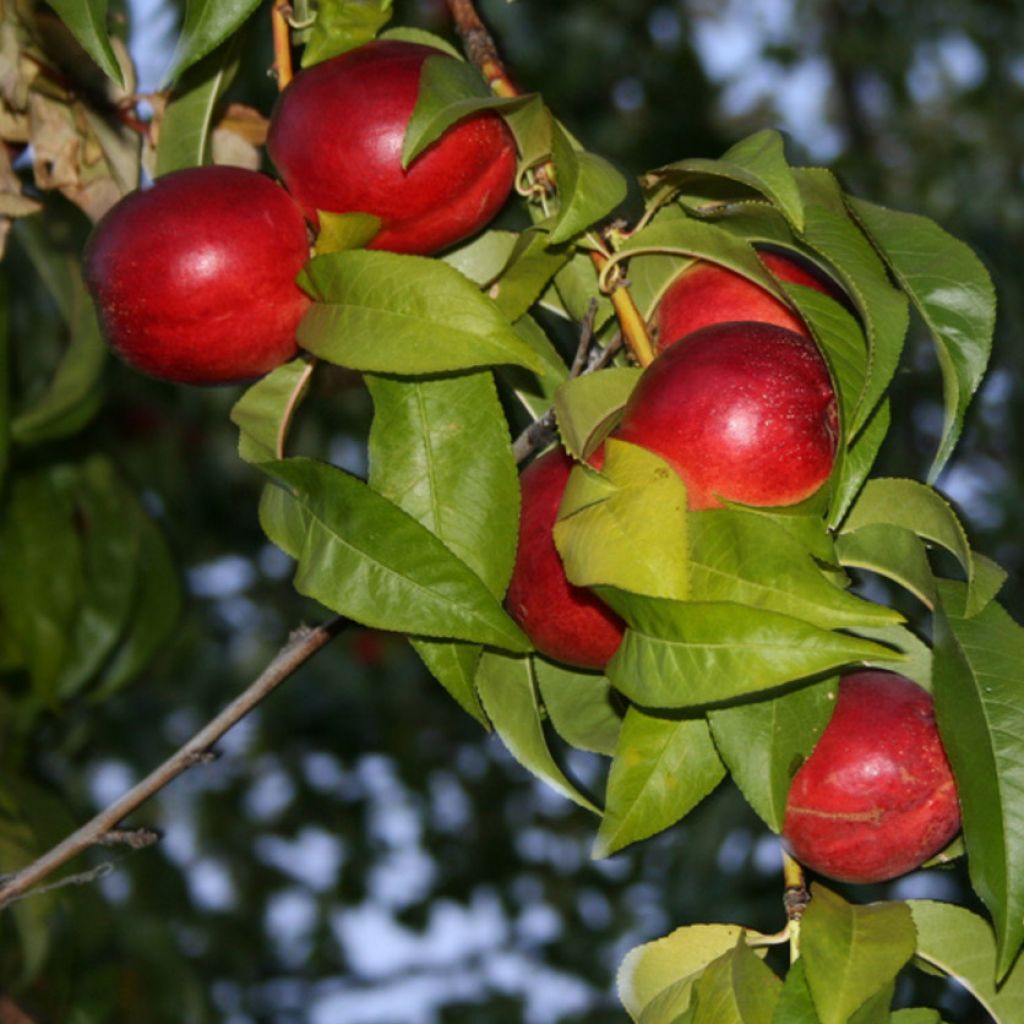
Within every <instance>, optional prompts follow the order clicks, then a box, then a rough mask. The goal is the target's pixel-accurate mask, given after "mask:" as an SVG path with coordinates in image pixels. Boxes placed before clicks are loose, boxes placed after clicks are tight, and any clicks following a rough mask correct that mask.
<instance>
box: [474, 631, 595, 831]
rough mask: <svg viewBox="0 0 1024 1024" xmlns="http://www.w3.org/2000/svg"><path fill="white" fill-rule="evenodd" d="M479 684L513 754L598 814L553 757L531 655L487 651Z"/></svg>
mask: <svg viewBox="0 0 1024 1024" xmlns="http://www.w3.org/2000/svg"><path fill="white" fill-rule="evenodd" d="M476 685H477V690H478V691H479V693H480V700H481V702H482V703H483V706H484V710H485V711H486V712H487V717H488V718H489V719H490V720H491V723H492V724H493V725H494V730H495V732H497V734H498V735H499V736H500V737H501V739H502V742H503V743H504V744H505V746H506V747H508V749H509V751H510V753H511V754H512V756H513V757H515V759H516V760H517V761H518V762H519V763H520V764H521V765H522V766H523V767H524V768H526V769H527V770H528V771H530V772H532V773H533V774H534V775H536V776H537V778H539V779H541V780H542V781H544V782H546V783H547V784H548V785H549V786H551V787H552V788H553V789H554V790H556V791H557V792H559V793H561V794H562V796H564V797H568V799H570V800H572V801H573V803H576V804H579V805H580V807H585V808H586V809H587V810H588V811H593V812H594V813H595V814H597V813H599V811H598V809H597V807H596V806H595V805H594V803H593V802H592V801H591V800H590V799H589V798H588V797H587V796H585V795H584V794H583V793H581V792H580V791H579V790H578V789H577V788H576V786H574V785H573V783H572V782H571V781H570V780H569V779H568V778H566V776H565V773H564V772H563V771H562V769H561V768H559V766H558V764H557V763H556V762H555V759H554V758H553V757H552V756H551V751H550V750H549V749H548V744H547V739H546V738H545V736H544V727H543V724H542V721H541V714H540V704H539V702H538V700H537V691H536V685H535V683H534V679H533V672H532V670H531V667H530V658H527V657H508V656H507V655H503V654H498V653H496V652H493V651H484V653H483V656H482V657H481V658H480V664H479V665H478V667H477V675H476Z"/></svg>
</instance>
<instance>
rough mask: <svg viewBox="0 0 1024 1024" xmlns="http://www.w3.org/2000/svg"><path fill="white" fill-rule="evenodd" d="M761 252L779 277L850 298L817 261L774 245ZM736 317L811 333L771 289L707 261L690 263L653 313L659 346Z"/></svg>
mask: <svg viewBox="0 0 1024 1024" xmlns="http://www.w3.org/2000/svg"><path fill="white" fill-rule="evenodd" d="M757 255H758V257H759V258H760V260H761V262H762V263H763V264H764V266H765V268H766V269H767V270H769V271H771V273H772V274H774V275H775V276H776V277H777V278H778V279H779V280H780V281H785V282H787V283H788V284H802V285H804V286H806V287H808V288H813V289H815V291H819V292H821V293H822V294H823V295H829V296H831V297H832V298H834V299H836V301H838V302H843V303H844V304H845V303H846V301H847V300H846V297H845V296H844V295H843V294H842V293H841V292H840V291H839V289H838V288H836V287H835V286H834V285H833V284H831V282H829V281H827V280H826V278H825V277H824V276H823V275H822V274H821V272H820V271H819V270H818V269H817V268H816V267H814V266H813V264H811V263H809V262H807V261H804V260H800V259H798V258H797V257H795V256H787V255H783V254H782V253H779V252H774V251H772V250H771V249H761V250H759V251H758V254H757ZM731 320H757V321H759V322H760V323H767V324H775V326H776V327H785V328H787V329H788V330H790V331H795V332H796V333H797V334H803V335H806V336H807V337H810V336H811V335H810V331H808V329H807V325H806V324H805V323H804V321H803V320H802V319H801V318H800V316H799V314H798V313H796V312H795V311H794V310H793V309H792V308H791V307H790V306H787V305H786V303H784V302H782V301H781V300H780V299H778V298H776V297H775V296H774V295H772V294H771V292H768V291H765V289H764V288H762V287H761V286H760V285H757V284H755V283H754V282H753V281H751V280H750V279H749V278H747V277H744V276H743V275H742V274H737V273H736V272H735V271H733V270H727V269H726V268H725V267H723V266H720V265H719V264H717V263H706V262H703V261H702V262H698V263H694V264H692V265H691V266H689V267H687V269H686V270H684V271H683V272H682V273H681V274H680V275H679V276H678V277H677V278H676V279H675V280H674V281H673V282H672V284H671V285H669V287H668V290H667V291H666V292H665V294H664V296H663V297H662V299H661V301H660V302H659V303H658V307H657V309H656V310H655V314H654V327H655V329H656V333H657V348H658V351H664V350H665V349H667V348H669V347H670V346H671V345H672V344H673V343H675V342H677V341H678V340H679V339H680V338H682V337H684V336H685V335H687V334H692V333H693V332H694V331H698V330H700V329H701V328H702V327H710V326H712V325H713V324H720V323H727V322H729V321H731Z"/></svg>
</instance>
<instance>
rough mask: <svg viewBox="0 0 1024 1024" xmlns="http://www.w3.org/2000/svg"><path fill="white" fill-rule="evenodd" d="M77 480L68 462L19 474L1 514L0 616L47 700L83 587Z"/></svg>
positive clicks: (38, 691) (64, 653)
mask: <svg viewBox="0 0 1024 1024" xmlns="http://www.w3.org/2000/svg"><path fill="white" fill-rule="evenodd" d="M75 484H76V474H75V471H74V468H73V467H71V466H66V465H62V466H55V467H51V468H49V469H46V470H41V471H38V472H36V473H33V474H31V475H28V476H22V477H16V478H15V479H14V480H13V481H12V482H11V486H10V493H9V497H8V502H7V505H6V508H5V514H4V517H3V520H2V521H0V564H2V565H3V567H4V571H3V573H2V574H0V621H2V622H3V624H4V626H3V629H4V632H6V633H9V634H10V635H11V637H12V638H13V639H14V641H15V642H16V643H17V645H18V647H19V648H20V651H21V655H22V660H23V661H24V663H25V664H26V665H27V667H28V670H29V675H30V678H31V682H32V688H33V690H34V691H35V693H36V695H37V696H38V697H39V698H40V699H41V700H43V701H47V702H50V701H53V700H54V698H55V697H56V692H55V691H56V685H57V680H58V678H59V676H60V673H61V670H62V669H63V667H64V664H65V659H66V657H67V654H68V650H69V648H70V638H71V631H72V627H73V624H74V621H75V617H76V615H77V614H78V609H79V606H80V602H81V599H82V593H83V590H84V588H85V579H84V569H83V552H82V541H81V538H80V536H79V533H78V531H77V529H76V528H75ZM55 567H59V571H54V568H55Z"/></svg>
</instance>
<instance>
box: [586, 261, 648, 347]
mask: <svg viewBox="0 0 1024 1024" xmlns="http://www.w3.org/2000/svg"><path fill="white" fill-rule="evenodd" d="M590 259H591V260H592V261H593V264H594V267H595V269H596V270H597V273H598V276H599V277H600V275H601V274H602V272H603V271H604V268H605V267H606V266H607V264H608V260H609V257H608V256H606V255H604V254H603V253H600V252H597V251H596V250H591V253H590ZM608 298H610V299H611V301H612V308H613V309H614V310H615V316H616V317H617V318H618V321H619V327H620V328H622V337H623V338H624V339H625V342H626V347H627V348H628V349H629V351H630V352H631V353H632V355H633V358H634V359H635V360H636V361H637V362H638V363H639V364H640V365H641V366H650V365H651V363H653V362H654V347H653V346H652V345H651V336H650V335H649V334H648V333H647V324H645V323H644V318H643V317H642V316H641V315H640V310H639V309H638V308H637V305H636V302H635V301H634V299H633V293H632V292H631V291H630V290H629V289H628V288H627V287H626V286H625V285H624V284H621V283H620V284H616V285H614V286H613V287H612V288H611V289H610V291H609V292H608Z"/></svg>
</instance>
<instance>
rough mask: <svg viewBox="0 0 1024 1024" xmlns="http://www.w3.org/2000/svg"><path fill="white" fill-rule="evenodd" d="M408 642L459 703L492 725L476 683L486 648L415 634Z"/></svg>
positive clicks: (482, 723) (480, 720) (484, 724)
mask: <svg viewBox="0 0 1024 1024" xmlns="http://www.w3.org/2000/svg"><path fill="white" fill-rule="evenodd" d="M409 642H410V643H411V644H412V649H413V650H414V651H415V652H416V653H417V654H418V655H419V656H420V660H421V661H422V662H423V664H424V665H426V667H427V671H429V672H430V674H431V675H432V676H433V677H434V678H435V679H436V680H437V681H438V682H439V683H440V684H441V685H442V686H443V687H444V688H445V689H446V690H447V691H448V693H449V694H450V695H451V696H452V697H453V698H454V700H455V701H456V702H457V703H458V704H459V706H460V707H461V708H462V709H463V710H464V711H466V712H468V713H469V714H471V715H472V716H473V717H474V718H475V719H476V720H477V721H478V722H479V723H480V724H481V725H482V726H483V727H484V728H485V729H490V727H491V723H490V722H489V721H488V720H487V715H486V713H485V712H484V709H483V707H482V706H481V704H480V698H479V696H477V692H476V685H475V683H474V678H475V676H476V670H477V665H478V664H479V663H480V654H481V651H482V650H483V648H482V647H480V645H479V644H466V643H458V642H454V641H448V640H421V639H418V638H416V637H411V638H410V640H409Z"/></svg>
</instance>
